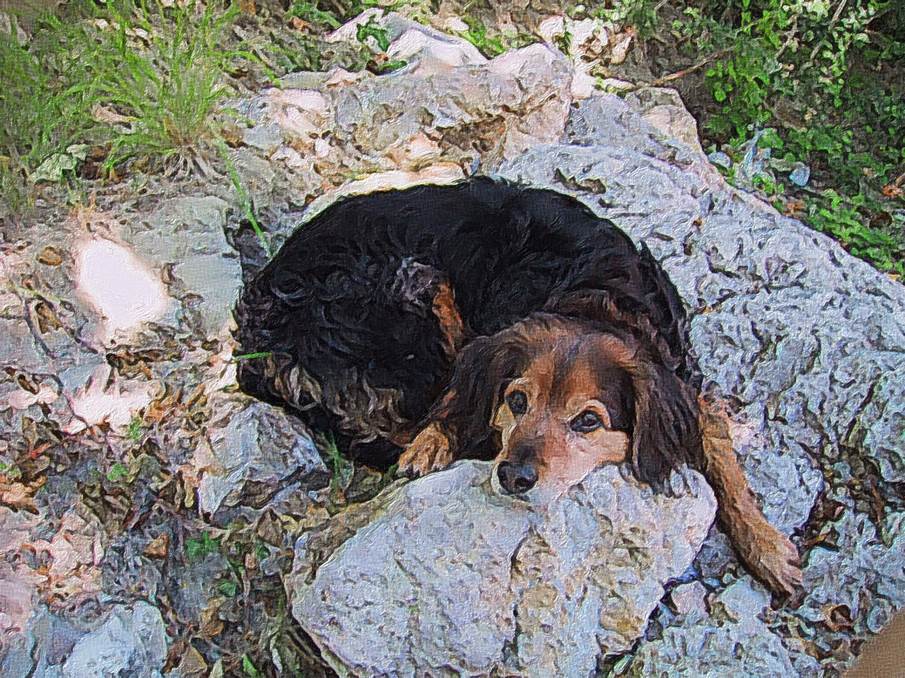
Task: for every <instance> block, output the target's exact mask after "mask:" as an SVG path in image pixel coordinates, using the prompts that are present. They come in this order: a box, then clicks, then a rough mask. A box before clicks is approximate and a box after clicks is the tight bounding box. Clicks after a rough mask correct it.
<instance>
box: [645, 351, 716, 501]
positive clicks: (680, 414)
mask: <svg viewBox="0 0 905 678" xmlns="http://www.w3.org/2000/svg"><path fill="white" fill-rule="evenodd" d="M631 372H632V386H633V388H634V391H635V393H634V405H635V421H634V427H633V432H632V453H631V462H632V467H633V470H634V472H635V476H636V477H637V478H638V479H639V480H642V481H644V482H646V483H648V484H649V485H651V487H653V488H654V489H655V490H657V491H662V490H663V489H664V488H665V484H666V481H667V480H668V479H669V475H670V472H671V471H672V470H673V469H675V468H677V467H678V466H680V465H681V464H682V463H689V464H692V465H696V464H698V463H699V461H700V458H701V434H700V428H699V426H698V405H697V398H696V397H695V395H694V393H693V392H692V389H691V388H690V387H689V386H687V385H686V384H685V383H684V382H682V381H681V380H680V379H679V378H678V377H677V376H676V375H675V373H673V372H672V371H671V370H669V369H667V368H665V367H662V366H661V365H657V364H655V363H652V362H648V361H644V362H642V363H641V364H639V365H637V366H636V367H635V368H634V369H632V370H631Z"/></svg>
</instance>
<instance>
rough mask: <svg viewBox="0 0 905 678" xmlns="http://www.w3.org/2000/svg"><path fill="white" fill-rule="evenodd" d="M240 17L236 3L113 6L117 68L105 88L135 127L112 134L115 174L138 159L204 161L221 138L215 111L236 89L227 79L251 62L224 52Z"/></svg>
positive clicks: (111, 38) (105, 75)
mask: <svg viewBox="0 0 905 678" xmlns="http://www.w3.org/2000/svg"><path fill="white" fill-rule="evenodd" d="M237 14H238V8H237V7H236V6H235V5H233V6H230V7H229V8H227V9H226V10H225V11H221V10H219V9H217V4H216V3H208V4H207V5H205V6H203V7H201V6H200V5H198V4H196V3H195V2H191V3H189V4H186V5H185V6H180V5H179V4H176V5H174V6H173V7H172V8H171V9H169V8H164V7H162V6H159V5H158V6H155V7H149V6H148V5H147V4H146V3H144V2H141V3H140V4H137V5H135V6H131V5H127V6H126V9H125V10H123V11H118V10H117V9H116V8H115V7H111V9H110V18H111V20H112V23H113V30H112V31H111V32H110V34H109V35H106V36H104V41H105V44H104V46H105V48H106V50H105V55H107V56H108V57H109V58H110V59H111V60H114V61H115V62H117V63H118V67H115V68H114V67H111V68H104V69H102V71H101V72H100V74H99V77H98V86H99V89H100V93H101V96H102V99H103V101H104V103H105V104H106V105H107V106H109V107H111V108H112V109H114V111H116V113H117V114H118V115H120V116H122V117H123V118H126V119H127V120H128V122H127V124H126V126H125V127H118V128H117V129H116V132H115V134H114V136H113V142H112V146H111V148H110V154H109V155H108V157H107V160H106V163H105V166H106V168H107V169H108V170H111V171H112V170H113V169H114V168H115V167H116V166H117V165H120V164H122V163H123V162H125V161H126V160H129V159H134V158H140V159H142V160H145V161H154V162H164V163H166V162H167V161H169V160H176V161H178V162H179V163H181V164H186V163H195V164H200V163H203V162H204V160H203V153H204V151H206V150H210V148H211V145H212V144H213V143H214V141H215V139H216V138H217V132H218V127H217V124H216V121H215V119H214V112H215V111H216V109H217V106H218V104H219V103H220V102H221V101H222V100H223V99H224V98H225V97H226V95H227V94H228V91H229V90H228V88H227V86H226V85H225V84H224V73H227V72H228V71H229V70H230V68H231V62H232V61H233V60H234V59H236V58H242V57H248V55H247V54H244V53H241V52H238V51H235V50H231V49H225V48H223V47H222V46H221V45H222V43H223V36H224V32H225V30H226V28H227V27H228V26H229V25H230V24H231V23H232V22H233V21H234V20H235V17H236V15H237ZM155 20H156V23H155ZM161 25H162V26H164V27H165V30H161ZM136 35H138V36H143V35H147V36H148V37H147V38H144V39H141V38H136V37H134V36H136Z"/></svg>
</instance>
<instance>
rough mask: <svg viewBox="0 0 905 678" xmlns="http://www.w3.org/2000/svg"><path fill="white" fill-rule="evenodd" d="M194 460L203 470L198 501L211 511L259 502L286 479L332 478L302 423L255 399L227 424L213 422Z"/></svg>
mask: <svg viewBox="0 0 905 678" xmlns="http://www.w3.org/2000/svg"><path fill="white" fill-rule="evenodd" d="M195 466H196V467H198V468H200V469H203V470H204V475H203V476H202V479H201V484H200V486H199V487H198V497H199V504H200V507H201V510H202V511H204V512H205V513H207V514H211V515H212V514H214V513H216V512H217V510H218V509H219V508H220V507H221V506H236V505H238V504H244V505H248V506H253V507H256V508H257V507H261V506H263V505H264V504H266V503H267V501H269V500H270V499H271V497H273V496H274V495H275V494H276V493H277V492H278V491H280V490H282V489H284V487H285V486H286V484H288V483H293V484H295V485H296V486H297V487H298V488H299V491H305V490H312V489H318V488H321V487H324V486H326V484H327V481H328V479H329V473H328V471H327V468H326V466H324V462H323V461H322V460H321V458H320V454H319V453H318V451H317V447H316V446H315V445H314V442H313V441H312V440H311V435H310V433H309V432H308V430H307V429H306V428H305V427H304V426H303V425H302V423H301V422H300V421H299V420H298V419H296V418H295V417H292V416H290V415H287V414H286V413H285V412H284V411H283V410H280V409H278V408H276V407H273V406H271V405H268V404H266V403H262V402H257V401H255V402H252V403H250V404H248V405H247V406H246V407H244V409H242V410H241V411H240V412H238V413H233V414H232V415H231V416H230V417H229V419H228V422H227V423H226V426H225V427H224V428H216V427H214V428H213V431H212V433H211V435H210V446H209V447H208V446H204V447H202V448H199V450H197V451H196V455H195Z"/></svg>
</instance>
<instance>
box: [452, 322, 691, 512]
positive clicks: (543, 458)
mask: <svg viewBox="0 0 905 678" xmlns="http://www.w3.org/2000/svg"><path fill="white" fill-rule="evenodd" d="M482 341H483V343H482V344H480V345H478V346H477V347H476V348H475V352H476V353H477V352H479V353H482V354H483V358H484V359H483V360H481V361H479V362H480V363H481V364H482V369H483V370H484V372H483V373H482V374H479V375H475V378H476V379H479V380H481V381H482V382H483V385H484V389H486V390H487V391H489V393H490V394H491V395H490V396H489V398H488V402H487V403H486V405H485V407H483V408H481V409H484V411H485V414H486V413H487V410H489V414H490V423H491V427H492V428H493V429H495V430H496V431H498V432H499V436H500V443H501V450H500V453H499V455H498V456H497V458H496V467H495V474H496V477H497V480H498V482H499V485H500V487H501V488H502V489H503V490H504V491H505V492H507V493H510V494H514V495H521V494H524V493H526V492H528V491H530V490H531V489H532V488H534V487H535V486H538V487H546V488H549V489H553V490H559V491H561V490H564V489H566V488H568V487H570V486H571V485H574V484H575V483H577V482H579V481H580V480H581V479H582V478H584V477H585V476H586V475H587V474H588V473H589V472H590V471H591V470H593V469H594V468H597V467H598V466H601V465H603V464H607V463H621V462H624V461H627V462H629V463H630V465H631V468H632V469H633V472H634V475H635V476H636V477H637V478H638V479H640V480H642V481H644V482H647V483H649V484H650V485H652V486H653V487H654V488H655V489H661V488H663V486H664V482H665V481H666V480H667V479H668V477H669V474H670V472H671V470H672V469H674V468H676V467H677V466H679V465H680V464H681V463H683V462H685V461H688V460H690V459H692V458H694V455H695V453H696V450H697V448H698V447H699V446H700V435H699V431H698V424H697V405H696V398H695V397H694V394H693V393H692V392H691V390H690V389H689V387H687V386H686V385H685V384H684V383H683V382H682V381H681V380H680V379H679V378H678V377H676V375H675V374H674V373H673V372H672V371H670V370H668V369H667V368H665V367H663V366H661V365H658V364H657V363H656V362H655V361H653V360H652V358H651V357H650V354H649V352H647V351H646V350H645V348H644V347H643V346H642V345H641V343H640V342H639V341H637V339H635V338H634V337H632V335H630V334H628V333H625V334H619V333H615V332H608V331H602V330H599V329H595V327H594V326H593V325H592V324H590V323H587V322H582V321H576V320H570V319H566V318H563V317H559V316H554V315H546V314H538V315H536V316H532V317H531V318H529V319H528V320H525V321H523V322H521V323H518V324H517V325H515V326H513V327H511V328H509V329H507V330H504V331H503V332H500V333H499V334H497V335H494V336H493V337H488V338H486V339H484V340H482ZM488 382H489V383H488ZM462 386H463V384H459V387H460V388H461V387H462ZM479 401H480V398H479V397H478V398H476V401H473V402H474V404H479Z"/></svg>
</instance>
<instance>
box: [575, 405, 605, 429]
mask: <svg viewBox="0 0 905 678" xmlns="http://www.w3.org/2000/svg"><path fill="white" fill-rule="evenodd" d="M601 426H603V420H602V419H601V418H600V416H599V415H598V414H597V413H596V412H593V411H591V410H585V411H584V412H582V413H581V414H579V415H578V416H577V417H575V418H574V419H573V420H572V423H571V428H572V430H573V431H575V432H576V433H590V432H591V431H596V430H597V429H599V428H600V427H601Z"/></svg>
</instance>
